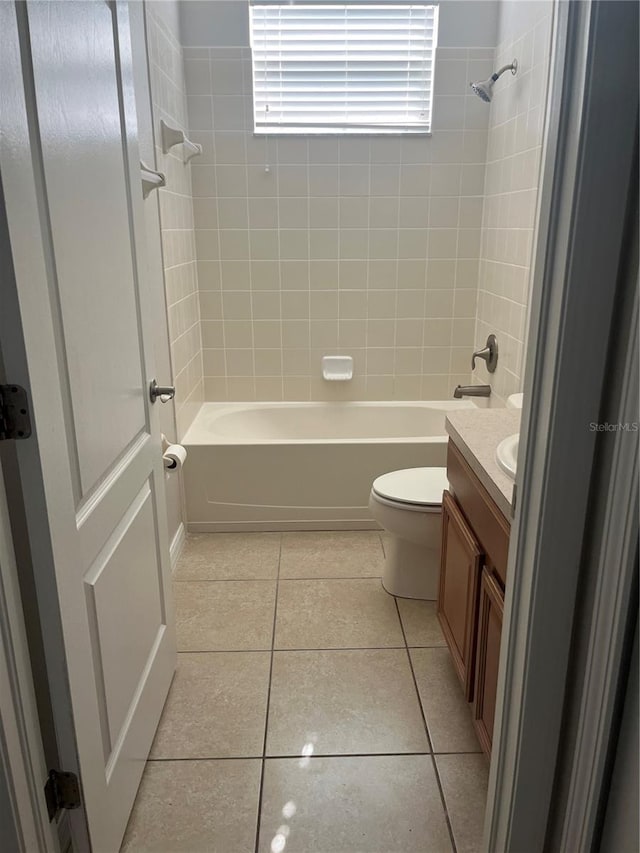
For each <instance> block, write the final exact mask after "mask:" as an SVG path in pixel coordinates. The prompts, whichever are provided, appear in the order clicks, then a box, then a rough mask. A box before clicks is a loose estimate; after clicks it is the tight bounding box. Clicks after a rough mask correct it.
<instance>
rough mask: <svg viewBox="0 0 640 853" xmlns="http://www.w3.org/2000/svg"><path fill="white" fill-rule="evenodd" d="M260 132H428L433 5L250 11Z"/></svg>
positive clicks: (264, 5)
mask: <svg viewBox="0 0 640 853" xmlns="http://www.w3.org/2000/svg"><path fill="white" fill-rule="evenodd" d="M250 20H251V51H252V57H253V109H254V129H255V131H256V132H257V133H265V134H269V133H323V134H331V133H333V134H343V133H428V132H430V130H431V107H432V89H433V66H434V55H435V48H436V38H437V29H438V7H437V6H432V5H426V4H424V3H412V4H406V5H405V4H401V3H389V2H387V3H359V2H357V0H356V2H346V3H332V4H328V3H316V2H308V0H306V2H301V3H287V2H282V0H278V2H276V0H271V2H270V0H262V2H255V3H252V5H251V8H250Z"/></svg>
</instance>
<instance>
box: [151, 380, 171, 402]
mask: <svg viewBox="0 0 640 853" xmlns="http://www.w3.org/2000/svg"><path fill="white" fill-rule="evenodd" d="M175 396H176V389H175V387H174V386H173V385H158V383H157V382H156V380H155V379H153V380H152V382H151V385H149V397H150V399H151V402H152V403H155V401H156V400H157V399H158V397H160V402H161V403H168V402H169V400H173V398H174V397H175Z"/></svg>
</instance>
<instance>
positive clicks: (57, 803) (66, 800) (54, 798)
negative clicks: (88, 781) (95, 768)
mask: <svg viewBox="0 0 640 853" xmlns="http://www.w3.org/2000/svg"><path fill="white" fill-rule="evenodd" d="M44 795H45V798H46V800H47V811H48V813H49V820H53V819H54V817H55V816H56V815H57V814H58V812H59V811H60V809H79V808H80V806H81V805H82V800H81V798H80V783H79V782H78V777H77V776H76V774H75V773H69V772H65V771H63V770H51V772H50V773H49V778H48V779H47V784H46V785H45V786H44Z"/></svg>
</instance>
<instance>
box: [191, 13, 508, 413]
mask: <svg viewBox="0 0 640 853" xmlns="http://www.w3.org/2000/svg"><path fill="white" fill-rule="evenodd" d="M217 5H218V4H212V3H209V4H206V3H205V4H189V3H186V4H184V7H183V9H186V14H192V12H190V11H189V8H188V7H191V8H192V10H193V14H194V15H200V16H201V17H200V21H201V22H202V23H203V24H204V23H205V18H204V17H202V16H203V15H205V14H206V8H205V7H207V6H208V7H215V6H217ZM242 5H243V7H245V8H244V9H243V15H246V19H247V20H248V12H247V9H246V3H243V4H242ZM220 6H225V7H235V8H236V9H237V4H236V3H228V2H227V3H224V4H220ZM451 6H452V7H456V6H465V7H468V8H469V10H470V11H465V13H464V18H462V19H461V20H462V23H463V26H464V25H466V26H467V30H468V31H469V30H472V27H470V26H469V24H468V16H469V14H471V15H473V14H474V13H475V10H474V7H477V8H479V7H483V11H482V12H478V14H482V15H484V17H485V18H486V8H487V7H492V6H493V4H487V3H480V4H473V3H471V4H457V3H454V4H451ZM214 11H215V10H214ZM232 11H233V10H232ZM229 20H230V22H231V24H232V25H231V26H230V33H229V34H222V36H220V35H219V36H218V40H216V42H215V43H211V42H209V43H207V38H204V37H203V38H202V42H201V43H198V41H197V39H198V38H199V32H206V27H205V26H197V25H196V23H195V21H192V22H191V26H190V27H187V29H189V31H190V33H191V35H190V38H189V42H188V45H189V46H185V48H184V58H185V79H186V91H187V96H188V97H187V100H188V111H189V112H188V122H189V132H190V135H191V137H192V138H193V139H195V140H196V141H198V142H201V143H202V144H203V146H204V156H202V157H200V158H198V159H197V160H194V161H193V165H192V167H191V171H192V180H193V195H194V216H195V228H196V232H195V235H196V253H197V258H198V282H199V289H200V309H201V316H202V343H203V368H204V394H205V399H209V400H254V399H257V400H281V399H286V400H308V399H312V400H320V399H394V398H395V399H413V398H421V397H423V398H432V399H433V398H435V399H438V398H442V397H445V398H449V397H450V396H451V394H452V390H453V388H454V386H455V385H456V384H457V383H458V382H461V383H467V382H469V381H470V378H471V377H470V374H469V361H470V354H471V350H472V347H473V344H474V331H475V325H476V306H477V283H478V270H479V260H480V240H481V225H482V209H483V193H484V178H485V160H486V148H487V128H488V123H489V110H488V108H487V106H486V105H485V104H483V103H482V102H481V101H480V100H479V99H478V98H477V97H475V96H474V95H472V94H467V93H468V92H469V88H468V81H469V80H473V79H484V78H486V77H487V76H488V75H489V73H490V72H491V70H492V63H493V56H494V50H493V47H491V48H488V47H487V42H486V41H485V42H484V43H483V46H482V47H480V48H474V47H469V46H468V45H469V43H471V44H473V43H474V42H473V41H471V42H469V40H468V38H467V41H466V43H465V46H464V47H457V46H456V44H457V42H456V41H455V33H453V34H452V32H451V31H449V32H448V33H443V31H442V27H443V26H445V23H446V22H445V21H444V19H441V20H442V25H441V36H445V38H444V39H443V38H441V40H440V44H443V45H446V46H443V47H441V48H439V49H438V55H437V64H436V71H435V98H434V117H433V135H432V136H431V137H413V138H411V137H404V138H403V137H386V138H384V137H362V136H358V137H351V138H338V137H335V136H334V137H289V138H287V137H278V138H276V137H269V138H265V137H262V138H259V137H254V135H253V132H252V113H251V110H252V101H251V67H250V55H249V47H248V29H247V27H246V22H243V18H242V17H238V16H237V15H236V16H235V17H234V18H233V20H232V19H231V18H229ZM183 23H184V19H183ZM471 38H473V35H471ZM220 44H224V46H222V47H221V46H219V45H220ZM489 44H491V45H495V40H494V41H491V42H489ZM194 316H195V314H193V313H190V314H189V317H190V319H193V317H194ZM195 340H196V336H195V331H194V345H195ZM189 351H190V352H191V350H189ZM333 353H340V354H348V355H352V356H353V357H354V361H355V376H354V379H353V381H351V382H349V383H344V384H343V383H327V382H325V381H323V380H322V378H321V372H320V360H321V356H322V355H324V354H333ZM194 358H195V355H194Z"/></svg>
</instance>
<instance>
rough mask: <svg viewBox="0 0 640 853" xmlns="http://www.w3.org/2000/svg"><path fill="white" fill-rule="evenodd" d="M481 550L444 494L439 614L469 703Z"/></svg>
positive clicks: (453, 501)
mask: <svg viewBox="0 0 640 853" xmlns="http://www.w3.org/2000/svg"><path fill="white" fill-rule="evenodd" d="M482 556H483V555H482V551H481V549H480V546H479V544H478V541H477V540H476V537H475V536H474V535H473V531H472V530H471V528H470V527H469V525H468V524H467V522H466V520H465V517H464V516H463V514H462V512H461V511H460V508H459V507H458V504H457V503H456V502H455V500H454V498H453V497H452V495H451V493H450V492H445V493H444V495H443V497H442V554H441V563H440V589H439V593H438V617H439V619H440V624H441V626H442V631H443V633H444V636H445V639H446V641H447V645H448V646H449V649H450V650H451V655H452V656H453V663H454V666H455V668H456V670H457V673H458V678H459V679H460V681H461V682H462V687H463V689H464V692H465V696H466V699H467V702H470V701H471V699H472V698H473V676H474V669H473V663H474V644H475V625H476V615H475V613H476V608H477V601H478V584H479V582H480V572H481V570H482Z"/></svg>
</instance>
